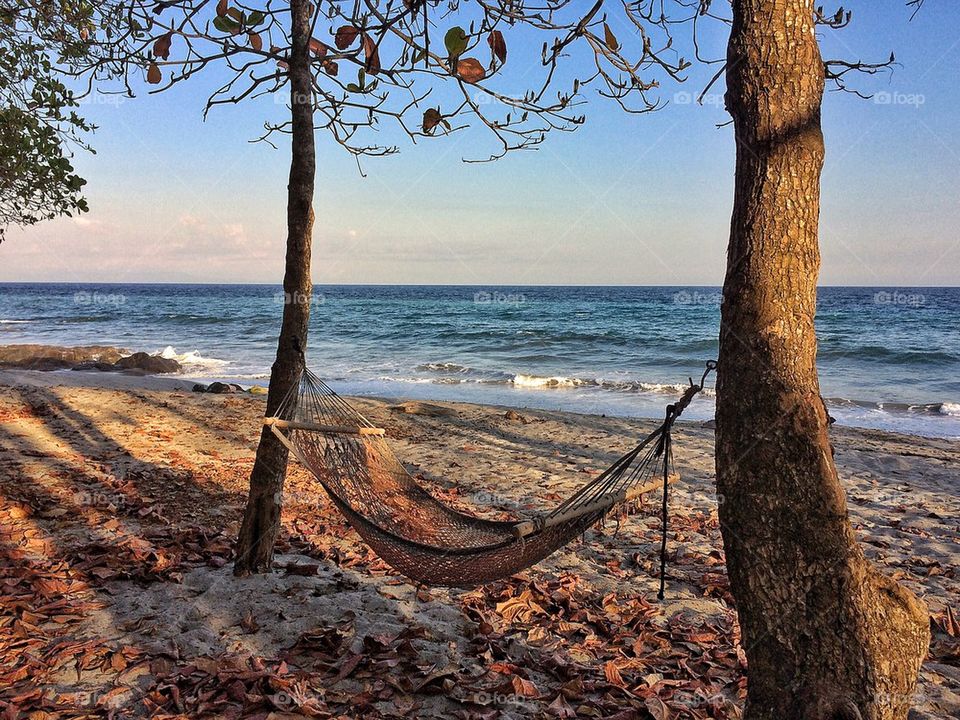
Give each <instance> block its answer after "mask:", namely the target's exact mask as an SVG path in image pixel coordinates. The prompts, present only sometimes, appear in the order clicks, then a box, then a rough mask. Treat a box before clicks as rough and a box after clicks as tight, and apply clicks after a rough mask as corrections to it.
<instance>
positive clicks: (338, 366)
mask: <svg viewBox="0 0 960 720" xmlns="http://www.w3.org/2000/svg"><path fill="white" fill-rule="evenodd" d="M720 297H721V295H720V288H716V287H462V286H406V285H404V286H360V285H336V286H330V285H327V286H317V288H316V297H315V299H314V303H313V308H312V316H311V335H310V343H309V350H308V353H307V354H308V359H309V364H310V366H311V368H312V369H313V370H314V371H315V372H317V374H319V375H321V376H322V377H324V378H326V379H327V380H328V382H330V384H331V385H332V386H333V387H334V388H335V389H336V390H338V391H340V392H343V393H348V394H357V395H377V396H383V397H389V398H401V397H402V398H420V399H437V400H463V401H468V402H480V403H492V404H500V405H510V406H516V407H525V406H526V407H537V408H546V409H560V410H571V411H576V412H585V413H598V414H599V413H605V414H608V415H620V416H626V417H659V416H660V415H662V414H663V410H664V406H665V405H666V404H667V403H668V402H670V401H671V400H672V399H673V398H674V397H675V396H676V395H677V393H679V392H680V390H681V389H682V387H683V385H685V384H686V383H687V382H688V378H689V377H691V376H692V377H694V378H699V376H700V374H701V372H702V368H703V365H704V363H705V361H706V360H709V359H713V358H715V357H716V354H717V330H718V326H719V319H720ZM283 302H284V297H283V293H282V291H281V289H280V288H279V287H278V286H274V285H172V284H171V285H159V284H149V285H146V284H145V285H129V284H125V285H103V284H97V285H95V284H15V283H6V284H0V344H10V343H44V344H50V345H92V344H96V345H115V346H118V347H122V348H126V349H129V350H131V351H136V350H145V351H147V352H151V353H157V352H159V353H163V354H164V355H166V356H168V357H175V358H176V359H177V360H179V361H180V362H181V363H182V364H183V366H184V371H183V374H184V375H185V376H187V377H189V378H197V379H198V380H204V381H209V380H212V379H219V380H233V381H238V382H241V383H248V384H266V381H267V378H268V373H269V368H270V364H271V362H272V360H273V354H274V352H275V349H276V335H277V332H278V329H279V325H280V323H279V318H280V314H281V312H282V309H283ZM817 330H818V334H819V342H820V346H819V357H818V364H819V368H820V379H821V388H822V391H823V394H824V396H825V397H826V398H827V402H828V405H829V407H830V412H831V414H832V415H833V416H834V417H836V418H837V420H838V422H840V423H842V424H846V425H854V426H860V427H868V428H879V429H887V430H895V431H898V432H904V433H912V434H917V435H925V436H935V437H952V438H960V288H897V289H892V288H866V287H843V288H841V287H828V288H822V289H821V291H820V300H819V307H818V315H817ZM67 372H69V371H67ZM712 414H713V400H712V394H711V393H709V392H708V393H705V396H704V397H703V398H701V399H698V400H697V401H696V402H695V403H694V404H693V405H692V406H691V407H690V408H689V409H688V411H687V412H686V414H685V417H686V418H688V419H705V418H709V417H711V416H712Z"/></svg>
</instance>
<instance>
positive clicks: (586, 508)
mask: <svg viewBox="0 0 960 720" xmlns="http://www.w3.org/2000/svg"><path fill="white" fill-rule="evenodd" d="M678 480H680V475H679V474H678V473H670V475H669V477H668V478H667V483H668V484H670V485H672V484H673V483H675V482H677V481H678ZM661 487H663V479H662V478H656V479H655V480H651V481H650V482H647V483H644V484H643V485H637V486H636V487H632V488H628V489H626V490H621V491H620V492H618V493H613V494H611V495H605V496H604V497H602V498H600V499H599V500H594V501H593V502H591V503H586V504H585V505H580V506H578V507H576V508H575V509H573V510H568V511H567V512H564V513H558V514H556V515H546V516H544V517H542V518H540V519H537V520H524V521H523V522H518V523H517V524H516V525H514V526H513V534H514V536H515V537H517V538H525V537H530V536H531V535H533V534H534V533H538V532H540V531H542V530H546V529H547V528H551V527H553V526H555V525H563V524H564V523H567V522H570V521H571V520H576V519H577V518H579V517H583V516H584V515H589V514H590V513H595V512H598V511H602V510H608V509H609V508H611V507H613V506H614V505H619V504H620V503H625V502H629V501H630V500H633V499H634V498H636V497H639V496H640V495H643V494H644V493H648V492H650V491H651V490H657V489H659V488H661Z"/></svg>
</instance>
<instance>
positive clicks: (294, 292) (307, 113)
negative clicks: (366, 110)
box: [233, 0, 316, 575]
mask: <svg viewBox="0 0 960 720" xmlns="http://www.w3.org/2000/svg"><path fill="white" fill-rule="evenodd" d="M310 11H311V5H310V3H309V2H308V0H291V2H290V12H291V18H292V20H291V38H292V40H291V44H292V47H291V51H290V59H289V65H290V68H289V75H290V103H291V119H292V126H291V132H292V136H291V145H292V156H291V161H290V181H289V185H288V186H287V255H286V269H285V271H284V276H283V291H284V305H283V322H282V324H281V326H280V338H279V341H278V343H277V359H276V361H275V362H274V364H273V368H272V371H271V373H270V391H269V393H268V395H267V409H266V414H267V415H268V416H269V415H273V414H274V413H275V412H276V411H277V408H278V407H279V405H280V403H281V402H282V400H283V398H284V396H285V395H286V394H287V391H288V390H289V389H290V387H291V386H292V385H293V383H295V382H296V381H297V378H298V376H299V374H300V371H301V369H302V368H303V363H304V357H303V353H304V351H305V349H306V347H307V329H308V325H309V321H310V300H311V291H312V289H313V286H312V283H311V281H310V247H311V241H312V238H313V185H314V177H315V174H316V156H315V150H314V137H313V91H312V85H311V82H312V81H311V70H310V55H309V42H310V24H311V17H310ZM286 471H287V449H286V448H285V447H284V446H283V445H282V444H281V443H280V442H279V441H278V440H277V438H276V437H275V436H274V435H273V433H271V432H270V430H269V429H268V428H266V427H264V428H263V429H262V430H261V432H260V444H259V445H258V446H257V457H256V460H255V461H254V464H253V471H252V472H251V474H250V495H249V497H248V499H247V507H246V510H245V512H244V515H243V525H242V526H241V528H240V536H239V538H238V539H237V559H236V562H235V563H234V566H233V571H234V574H235V575H248V574H250V573H258V572H268V571H269V570H270V567H271V563H272V560H273V546H274V543H275V542H276V539H277V534H278V532H279V530H280V505H281V503H280V498H281V493H282V491H283V481H284V477H285V476H286Z"/></svg>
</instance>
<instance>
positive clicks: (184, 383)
mask: <svg viewBox="0 0 960 720" xmlns="http://www.w3.org/2000/svg"><path fill="white" fill-rule="evenodd" d="M50 347H54V346H50ZM252 380H255V381H253V382H252ZM268 380H269V375H267V377H263V378H259V377H258V378H250V377H242V376H231V375H230V374H228V373H223V374H203V373H194V374H191V373H189V372H188V371H187V372H183V373H169V374H161V375H156V374H142V373H136V374H133V373H131V374H127V373H122V372H101V371H96V370H70V369H58V370H34V369H28V368H23V367H9V366H2V365H0V386H4V385H12V384H23V385H36V386H43V387H55V386H58V385H63V386H65V387H90V388H104V389H135V388H141V389H149V390H186V391H189V390H191V389H192V388H193V386H194V385H195V384H203V385H206V384H209V383H212V382H224V383H233V384H237V385H239V386H241V387H242V388H243V389H244V390H245V391H248V392H249V389H250V388H251V387H259V388H265V387H266V386H267V384H268ZM330 382H331V383H332V384H333V385H334V387H335V389H337V391H338V392H339V393H340V394H342V395H344V396H348V397H361V398H370V399H380V400H384V401H388V402H395V403H399V402H404V401H424V402H447V403H464V404H471V405H478V406H488V407H501V408H503V409H505V410H507V409H513V410H546V411H553V412H562V413H571V414H579V415H596V416H601V417H616V418H622V419H630V420H644V419H647V420H656V419H658V418H659V417H660V416H661V414H662V410H663V408H665V407H666V406H667V405H668V404H670V403H671V402H673V401H675V400H676V398H677V397H678V396H679V392H680V391H679V389H678V390H677V392H675V393H674V392H669V391H667V390H666V389H664V390H660V391H658V392H656V393H646V394H645V395H644V396H642V397H641V396H639V395H638V396H637V397H631V396H624V397H623V398H616V400H617V402H612V401H611V399H610V398H600V399H599V400H598V399H597V398H596V397H595V396H588V395H583V394H581V395H571V394H567V393H570V392H571V391H570V389H568V388H556V387H546V386H545V387H539V388H537V387H528V388H512V389H510V390H506V391H503V392H499V393H497V392H492V391H491V390H490V389H489V388H486V387H484V386H481V385H476V386H473V385H469V386H468V385H452V384H446V383H406V384H404V383H400V382H396V383H394V384H392V385H385V384H384V383H379V384H377V383H372V382H368V381H362V382H358V381H353V382H348V381H336V380H331V381H330ZM365 385H373V387H372V388H370V389H368V388H366V387H364V386H365ZM677 387H678V388H679V387H680V386H679V385H678V386H677ZM394 389H397V390H398V392H390V391H391V390H394ZM670 389H672V388H670ZM358 390H359V391H358ZM593 390H596V389H593ZM600 392H602V390H601V391H600ZM514 399H515V401H514ZM578 406H579V407H578ZM713 406H714V397H713V388H707V390H706V392H705V393H702V394H701V395H700V396H698V398H697V399H696V400H695V402H694V403H693V404H692V406H691V408H690V409H689V410H688V411H687V413H686V417H685V418H683V420H685V421H687V422H704V421H708V420H711V419H712V418H713ZM918 407H927V406H924V405H921V406H918ZM851 408H853V409H855V411H858V412H863V411H864V410H874V411H876V412H879V411H877V410H875V409H873V408H865V407H862V406H852V405H846V406H844V405H836V404H833V403H830V401H829V399H828V409H829V411H830V414H831V415H832V416H834V417H835V418H836V419H837V422H836V423H834V424H833V425H832V426H831V427H832V428H833V429H837V428H848V429H854V430H864V431H876V432H885V433H889V434H891V435H893V436H903V437H913V438H917V439H919V440H924V441H925V440H948V441H951V440H952V441H957V440H960V421H958V422H957V423H951V422H950V421H951V419H952V418H953V415H952V414H951V415H949V416H944V417H943V420H942V421H940V420H938V421H937V422H943V423H944V424H945V426H946V427H944V429H943V430H941V431H938V432H934V431H931V430H929V429H928V431H927V432H923V430H924V428H923V427H918V428H916V429H915V430H912V429H908V430H905V429H902V428H900V427H889V425H890V423H891V420H890V418H894V419H895V420H900V421H902V422H903V423H904V424H907V426H908V427H909V423H910V422H911V421H917V422H920V421H923V420H925V419H926V420H928V422H929V412H927V413H912V412H909V411H899V412H897V413H896V414H894V413H892V412H889V413H887V414H886V416H884V417H882V418H880V419H879V420H878V421H875V422H870V421H869V420H870V418H869V415H868V416H867V422H863V416H854V417H850V416H848V415H847V414H846V411H847V410H850V409H851ZM858 418H859V419H860V420H861V422H860V423H858V422H857V419H858ZM948 423H949V425H948ZM954 424H955V425H956V428H954Z"/></svg>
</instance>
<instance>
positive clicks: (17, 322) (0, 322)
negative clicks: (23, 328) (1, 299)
mask: <svg viewBox="0 0 960 720" xmlns="http://www.w3.org/2000/svg"><path fill="white" fill-rule="evenodd" d="M29 322H30V321H29V320H0V325H26V324H27V323H29Z"/></svg>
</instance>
